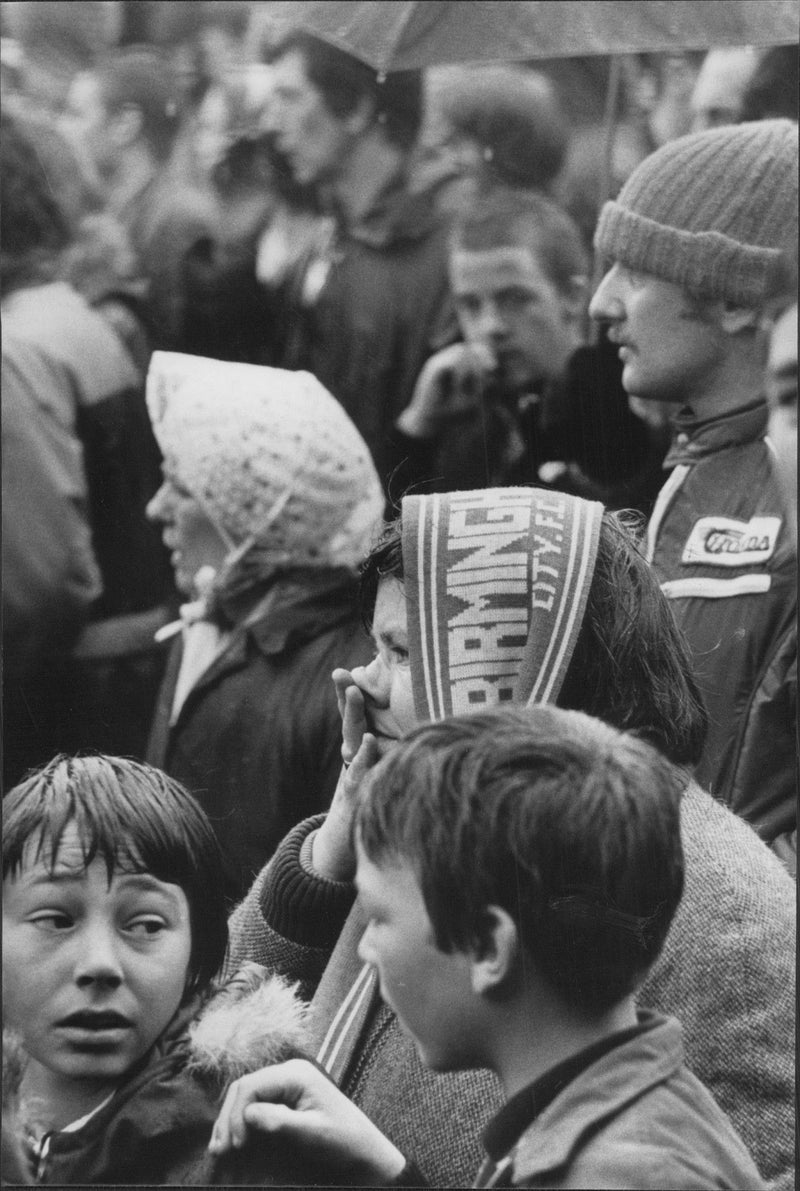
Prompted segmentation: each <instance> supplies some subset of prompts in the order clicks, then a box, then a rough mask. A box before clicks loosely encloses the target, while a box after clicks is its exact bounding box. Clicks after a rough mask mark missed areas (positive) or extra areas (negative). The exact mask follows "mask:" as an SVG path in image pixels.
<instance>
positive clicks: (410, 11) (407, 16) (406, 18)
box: [378, 0, 436, 74]
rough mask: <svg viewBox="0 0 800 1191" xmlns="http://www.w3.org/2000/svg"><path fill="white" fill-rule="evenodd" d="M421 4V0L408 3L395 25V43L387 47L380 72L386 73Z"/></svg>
mask: <svg viewBox="0 0 800 1191" xmlns="http://www.w3.org/2000/svg"><path fill="white" fill-rule="evenodd" d="M419 4H420V0H410V2H409V3H408V4H407V5H406V10H405V12H404V13H402V14H401V15H400V17H399V19H398V21H397V25H396V26H395V30H396V36H395V40H394V44H393V45H392V46H391V47H389V48H387V50H386V53H385V54H384V55H383V57H382V61H381V66H380V70H379V71H378V73H379V74H386V72H387V69H388V67H389V64H390V63H391V61H392V59H393V58H394V56H395V54H396V52H397V49H398V47H399V46H400V45H401V43H402V41H403V35H404V34H405V31H406V29H407V28H408V26H409V25H410V24H411V21H412V20H413V19H414V15H415V9H416V8H418V7H419ZM435 20H436V18H435V17H434V22H435Z"/></svg>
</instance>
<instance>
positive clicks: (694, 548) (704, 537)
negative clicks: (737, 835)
mask: <svg viewBox="0 0 800 1191" xmlns="http://www.w3.org/2000/svg"><path fill="white" fill-rule="evenodd" d="M675 426H676V438H675V441H674V444H673V447H672V449H671V451H670V453H669V455H668V456H667V459H666V461H665V464H664V466H665V467H673V468H674V471H673V472H672V475H671V476H670V478H669V480H668V481H667V483H666V484H665V485H664V487H663V489H662V491H661V494H660V495H659V498H658V501H657V502H656V506H655V509H654V511H653V516H652V518H651V521H650V525H649V529H648V557H649V560H650V561H651V562H652V563H653V566H654V568H655V570H656V573H657V574H658V578H659V580H660V582H661V588H662V591H663V592H664V594H665V595H666V596H667V598H668V599H669V601H670V605H671V607H672V611H673V612H674V614H675V618H676V620H677V621H678V624H679V625H680V627H681V628H682V629H683V631H684V633H685V634H686V637H687V639H688V641H689V645H690V646H691V649H692V653H693V655H694V660H695V668H696V673H697V678H698V682H699V684H700V686H701V688H702V691H703V697H704V699H705V701H706V705H707V707H708V711H709V732H708V737H707V739H706V744H705V748H704V750H703V756H702V758H701V760H700V764H699V766H698V768H697V777H698V780H699V781H700V782H701V783H702V784H703V785H704V786H706V788H707V789H708V790H710V792H711V793H712V794H713V795H714V797H715V798H719V799H720V801H721V802H724V803H725V804H726V806H729V807H730V808H731V810H733V811H735V812H736V813H737V814H738V815H741V816H742V818H744V819H746V820H747V821H748V822H749V823H751V824H752V826H753V827H754V828H755V829H756V831H757V832H758V833H759V835H760V836H761V838H762V839H763V840H765V841H766V842H767V843H769V844H772V843H773V842H774V841H775V840H776V839H777V838H778V837H784V838H786V837H787V836H790V835H791V834H792V833H793V832H794V833H795V836H794V838H795V846H796V830H797V790H796V773H797V768H796V765H797V755H796V754H797V735H796V720H797V656H796V641H797V629H796V620H797V555H796V551H795V548H794V545H793V541H792V536H791V533H790V531H789V528H788V526H787V523H786V509H785V505H784V498H783V493H782V491H781V487H780V484H779V483H778V481H777V478H776V476H775V473H774V469H773V462H772V450H771V447H770V444H769V442H768V440H767V438H766V428H767V408H766V405H765V404H764V403H763V402H756V403H754V404H753V405H751V406H748V407H746V408H745V409H739V410H736V411H735V412H733V413H730V414H726V415H725V416H723V417H719V418H714V419H712V420H710V421H707V422H703V423H698V422H697V421H695V420H694V419H693V418H691V417H690V416H688V415H681V416H680V417H679V418H678V419H677V420H676V423H675Z"/></svg>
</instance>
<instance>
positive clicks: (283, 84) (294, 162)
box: [264, 50, 353, 184]
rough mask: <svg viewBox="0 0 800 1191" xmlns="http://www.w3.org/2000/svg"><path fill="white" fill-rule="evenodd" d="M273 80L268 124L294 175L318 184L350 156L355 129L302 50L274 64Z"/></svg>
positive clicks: (285, 55) (292, 52) (299, 179)
mask: <svg viewBox="0 0 800 1191" xmlns="http://www.w3.org/2000/svg"><path fill="white" fill-rule="evenodd" d="M272 71H273V81H272V93H271V96H270V100H269V104H268V107H267V111H266V114H265V117H264V126H265V129H266V131H267V132H270V133H271V134H272V135H273V137H274V139H275V144H276V146H277V148H278V150H279V151H280V152H281V153H282V154H283V156H284V157H285V158H286V160H287V161H288V163H289V166H290V168H291V170H292V173H293V174H294V177H295V180H296V181H297V182H300V183H302V184H315V183H320V182H325V181H327V180H329V179H331V178H333V177H334V176H335V175H336V174H337V173H338V172H339V170H340V168H341V164H342V161H343V160H344V158H345V157H346V156H347V153H348V149H349V146H350V144H351V143H352V137H353V134H352V132H351V131H350V130H349V128H348V125H347V121H346V119H339V118H338V117H337V116H334V115H333V114H332V113H331V112H330V111H329V110H328V108H327V107H326V105H325V100H324V98H323V96H322V93H321V91H319V90H318V89H317V88H316V87H315V86H314V85H313V83H312V82H311V81H310V79H309V78H308V75H307V74H306V68H305V60H304V58H303V55H302V54H301V53H300V51H299V50H290V51H289V52H288V53H286V54H284V55H283V56H282V57H281V58H278V59H277V60H276V61H275V62H274V63H273V64H272Z"/></svg>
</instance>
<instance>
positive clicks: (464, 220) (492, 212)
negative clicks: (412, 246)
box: [450, 189, 589, 294]
mask: <svg viewBox="0 0 800 1191" xmlns="http://www.w3.org/2000/svg"><path fill="white" fill-rule="evenodd" d="M508 247H514V248H527V249H529V250H530V252H532V253H533V256H534V257H535V259H536V261H537V262H538V263H539V264H540V265H541V267H542V269H543V270H544V272H545V274H546V275H547V277H548V278H549V279H550V281H552V283H553V285H554V286H555V287H556V289H557V290H559V292H560V293H562V294H568V293H570V291H571V289H572V285H573V283H574V280H575V278H576V277H579V278H584V277H586V275H587V273H588V270H589V258H588V256H587V253H586V249H585V247H584V245H583V240H582V239H581V233H580V231H579V230H578V226H577V224H576V223H574V222H573V220H572V219H571V218H570V217H569V215H568V214H567V213H566V211H565V210H563V208H562V207H559V206H558V205H557V204H556V203H554V202H553V201H552V200H551V199H548V198H545V197H544V195H542V194H537V193H535V192H531V191H527V192H526V191H520V190H511V189H507V190H506V189H497V190H493V191H489V193H488V194H486V195H482V196H481V197H479V198H477V199H476V200H475V202H474V203H473V204H472V205H471V206H470V207H468V208H467V209H466V210H465V211H463V212H462V213H461V214H460V215H459V217H458V218H457V220H456V222H455V224H454V227H453V231H452V234H451V241H450V248H451V251H453V252H458V251H463V252H489V251H491V250H492V249H495V248H508Z"/></svg>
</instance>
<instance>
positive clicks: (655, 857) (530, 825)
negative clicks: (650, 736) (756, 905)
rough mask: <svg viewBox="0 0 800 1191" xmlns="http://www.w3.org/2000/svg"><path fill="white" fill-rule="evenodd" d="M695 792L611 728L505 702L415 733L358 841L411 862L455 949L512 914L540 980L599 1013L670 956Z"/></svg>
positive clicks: (365, 812) (379, 787) (359, 824)
mask: <svg viewBox="0 0 800 1191" xmlns="http://www.w3.org/2000/svg"><path fill="white" fill-rule="evenodd" d="M683 787H684V777H683V775H682V774H681V772H680V770H679V769H677V768H676V767H675V766H672V765H670V763H669V762H668V761H667V760H666V759H665V758H664V757H662V756H661V755H660V754H659V753H658V752H657V751H656V750H655V749H653V748H651V747H650V746H649V745H647V744H646V743H645V742H644V741H642V740H637V739H636V738H634V737H633V736H626V735H623V734H622V733H620V732H617V731H616V730H615V729H613V728H610V727H608V725H606V724H602V723H600V721H598V720H592V719H589V718H588V717H586V716H584V715H579V714H577V713H575V712H565V711H563V710H560V709H558V708H554V707H545V706H538V707H529V708H522V707H520V708H514V707H508V706H506V707H503V708H499V707H498V708H493V709H491V710H489V711H485V712H481V713H479V714H475V715H462V716H456V717H453V718H451V719H447V720H442V721H440V722H438V723H435V724H426V725H423V726H421V727H419V728H416V729H415V730H414V731H413V732H411V733H409V735H408V736H407V737H406V738H405V739H404V740H402V741H401V742H400V743H399V744H397V745H396V746H395V748H393V749H392V750H391V752H390V753H388V754H387V755H386V756H385V757H384V758H383V759H382V761H381V762H380V763H379V764H378V765H377V766H376V767H375V769H373V770H372V771H371V772H370V774H369V776H368V778H367V779H366V781H365V784H364V786H363V787H362V791H361V793H360V797H359V805H358V810H357V816H356V825H355V831H356V833H357V839H358V841H359V843H360V845H361V848H362V849H363V851H364V853H365V855H366V856H367V858H368V859H369V860H370V861H371V862H372V863H374V864H376V865H378V866H381V865H383V864H387V863H388V864H391V863H392V861H395V862H396V861H397V860H400V861H401V862H405V863H407V864H409V865H410V866H411V867H412V868H413V870H414V872H415V874H416V876H417V880H418V882H419V886H420V890H421V893H422V896H423V899H424V901H425V908H426V910H427V913H428V917H429V918H430V920H431V923H432V926H433V930H434V935H435V940H436V945H437V947H438V948H439V949H440V950H441V951H445V952H448V953H452V952H453V951H468V950H472V949H473V948H478V949H479V948H480V947H481V945H482V944H483V943H484V942H485V940H486V937H487V917H486V912H487V909H488V907H490V906H499V907H502V908H503V909H504V910H505V911H506V912H507V913H508V914H509V915H510V916H511V918H512V919H513V920H514V922H515V923H516V925H517V929H518V932H519V938H520V942H521V945H522V946H523V948H524V949H525V951H527V952H528V954H529V955H530V957H531V959H532V960H533V962H534V964H535V965H536V970H537V972H538V973H539V975H541V977H542V978H543V979H544V980H546V981H547V983H548V984H549V985H550V986H551V988H553V989H555V990H556V992H557V993H558V994H559V996H560V997H561V998H563V1000H564V1001H565V1002H566V1003H568V1004H569V1005H571V1006H573V1007H574V1008H577V1009H579V1010H580V1011H582V1012H584V1013H586V1014H588V1015H590V1016H593V1015H598V1014H602V1013H604V1012H606V1011H607V1010H608V1009H610V1008H612V1007H613V1006H614V1005H615V1004H617V1003H618V1002H619V1001H620V1000H622V998H623V997H625V996H627V995H629V994H630V993H632V992H633V991H634V990H635V989H636V987H637V985H638V984H639V983H640V982H641V980H642V979H643V977H644V975H645V974H646V972H647V970H648V968H649V967H650V966H651V965H652V964H653V962H654V961H655V959H656V957H657V956H658V953H659V951H660V950H661V947H662V944H663V942H664V938H665V936H666V933H667V930H668V929H669V925H670V922H671V921H672V917H673V915H674V913H675V910H676V908H677V906H678V903H679V901H680V898H681V894H682V892H683V852H682V848H681V833H680V797H681V791H682V789H683ZM523 962H524V961H523Z"/></svg>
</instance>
